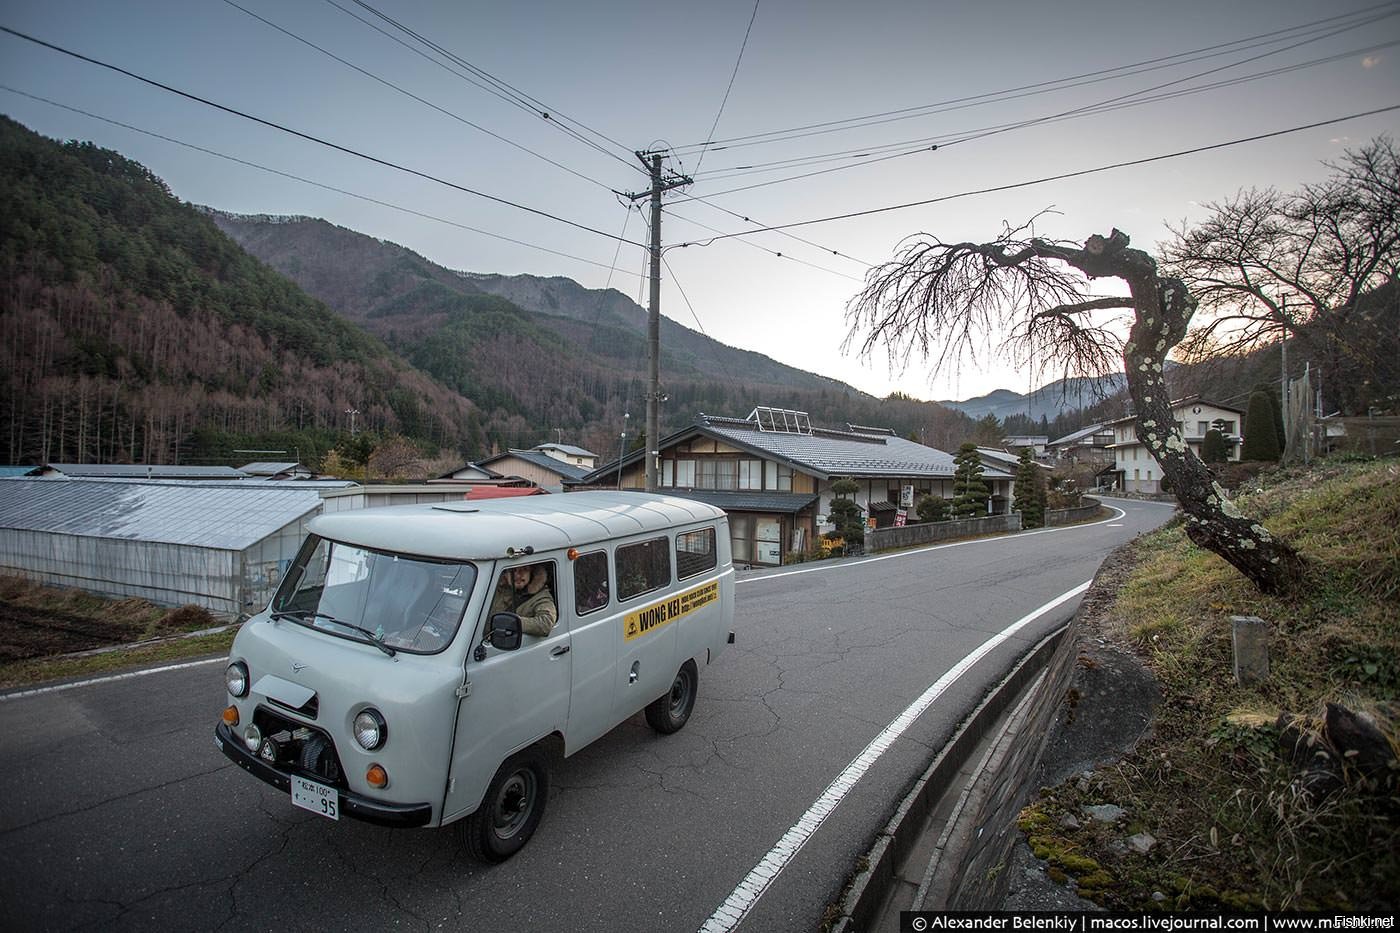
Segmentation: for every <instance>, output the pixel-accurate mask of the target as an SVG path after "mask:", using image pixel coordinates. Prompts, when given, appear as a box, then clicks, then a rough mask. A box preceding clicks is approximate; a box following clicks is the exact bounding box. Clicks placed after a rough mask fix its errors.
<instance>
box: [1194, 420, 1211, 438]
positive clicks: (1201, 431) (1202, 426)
mask: <svg viewBox="0 0 1400 933" xmlns="http://www.w3.org/2000/svg"><path fill="white" fill-rule="evenodd" d="M1209 430H1210V422H1209V421H1197V422H1196V434H1197V435H1199V436H1201V437H1205V436H1206V432H1207V431H1209Z"/></svg>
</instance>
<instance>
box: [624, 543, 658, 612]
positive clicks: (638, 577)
mask: <svg viewBox="0 0 1400 933" xmlns="http://www.w3.org/2000/svg"><path fill="white" fill-rule="evenodd" d="M670 582H671V541H670V539H669V538H666V537H664V536H663V537H660V538H652V539H651V540H650V541H638V542H637V543H636V544H625V545H623V546H622V547H619V548H618V549H617V598H618V599H620V600H621V599H631V598H632V597H633V596H640V595H641V594H642V593H649V592H651V591H652V590H659V589H660V588H661V587H663V586H665V585H667V584H668V583H670Z"/></svg>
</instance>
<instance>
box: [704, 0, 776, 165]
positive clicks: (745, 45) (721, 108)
mask: <svg viewBox="0 0 1400 933" xmlns="http://www.w3.org/2000/svg"><path fill="white" fill-rule="evenodd" d="M759 2H760V0H753V12H752V13H750V14H749V25H748V28H746V29H745V30H744V41H743V42H741V43H740V44H739V57H738V58H736V59H735V60H734V70H733V71H732V72H731V73H730V75H729V86H728V87H726V88H725V89H724V98H723V99H722V100H720V102H719V112H718V113H716V114H715V122H714V123H712V124H710V132H709V136H708V138H709V139H714V138H715V130H717V129H719V118H720V116H722V115H723V114H724V105H725V104H727V103H729V92H730V91H732V90H734V79H735V78H737V77H738V76H739V63H740V62H742V61H743V60H744V49H746V48H748V47H749V33H751V32H753V21H754V20H755V19H757V18H758V4H759ZM708 147H709V144H708V143H706V144H705V147H703V148H701V150H700V157H699V158H698V159H696V160H695V172H698V171H700V163H701V162H703V161H705V152H706V150H707V149H708ZM695 172H691V173H690V174H691V176H692V177H693V176H694V174H695Z"/></svg>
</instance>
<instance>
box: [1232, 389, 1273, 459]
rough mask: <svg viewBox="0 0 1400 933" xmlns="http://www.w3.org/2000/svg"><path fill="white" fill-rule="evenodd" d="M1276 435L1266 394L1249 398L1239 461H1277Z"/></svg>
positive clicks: (1257, 393)
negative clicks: (1242, 446)
mask: <svg viewBox="0 0 1400 933" xmlns="http://www.w3.org/2000/svg"><path fill="white" fill-rule="evenodd" d="M1278 456H1279V444H1278V435H1277V434H1276V433H1275V432H1274V411H1273V408H1271V407H1270V405H1269V396H1268V393H1266V392H1254V393H1253V394H1251V395H1250V396H1249V411H1248V413H1247V414H1246V415H1245V417H1244V448H1243V449H1242V450H1241V451H1240V459H1241V460H1277V459H1278Z"/></svg>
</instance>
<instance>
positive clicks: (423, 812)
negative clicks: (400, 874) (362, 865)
mask: <svg viewBox="0 0 1400 933" xmlns="http://www.w3.org/2000/svg"><path fill="white" fill-rule="evenodd" d="M214 744H215V745H217V746H219V749H220V750H221V751H222V752H223V753H224V755H226V756H227V757H228V759H229V760H230V761H232V762H233V763H234V764H236V765H238V767H240V768H242V769H243V770H244V771H247V772H248V773H249V774H251V775H252V776H253V777H255V778H258V779H260V780H263V781H266V782H267V783H268V784H271V785H272V786H273V787H275V788H277V789H278V790H282V791H286V792H287V793H288V794H291V792H292V781H291V777H290V776H289V775H287V774H285V773H283V772H281V771H279V770H277V769H276V768H274V767H272V766H271V765H269V764H268V763H267V762H265V761H263V760H262V759H261V758H259V757H258V756H257V755H254V754H253V753H252V752H250V751H248V747H247V746H246V745H244V744H243V742H242V741H241V740H240V739H239V738H238V737H237V736H235V735H234V734H233V732H232V731H231V730H230V729H229V727H228V725H227V724H226V723H222V722H221V723H219V724H218V726H216V727H215V728H214ZM338 792H339V794H340V812H341V813H344V814H345V815H346V816H350V817H354V818H355V819H357V820H363V821H364V822H366V823H375V824H378V825H379V826H393V827H399V828H411V827H414V826H426V825H428V823H429V822H430V821H431V820H432V818H433V805H432V804H430V803H388V802H386V801H382V800H374V799H372V798H370V797H366V796H364V795H363V794H356V793H354V792H352V791H348V790H339V791H338Z"/></svg>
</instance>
